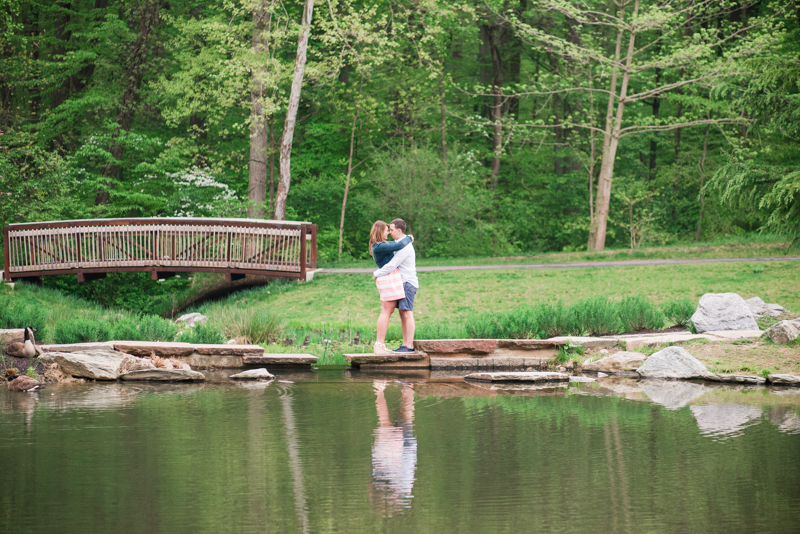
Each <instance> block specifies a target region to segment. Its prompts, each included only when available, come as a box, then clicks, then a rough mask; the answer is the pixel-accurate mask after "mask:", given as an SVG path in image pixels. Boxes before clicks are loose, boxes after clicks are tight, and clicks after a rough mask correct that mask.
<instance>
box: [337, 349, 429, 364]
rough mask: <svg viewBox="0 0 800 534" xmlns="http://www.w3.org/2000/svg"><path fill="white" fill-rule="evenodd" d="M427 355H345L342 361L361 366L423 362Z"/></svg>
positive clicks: (417, 353) (412, 353) (403, 353)
mask: <svg viewBox="0 0 800 534" xmlns="http://www.w3.org/2000/svg"><path fill="white" fill-rule="evenodd" d="M426 357H427V355H426V354H425V353H424V352H402V353H397V354H394V353H393V354H386V355H384V354H368V353H365V354H345V355H344V359H345V360H347V363H349V364H351V365H353V364H356V365H361V364H365V363H393V362H407V361H415V360H424V359H425V358H426Z"/></svg>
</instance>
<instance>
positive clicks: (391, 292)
mask: <svg viewBox="0 0 800 534" xmlns="http://www.w3.org/2000/svg"><path fill="white" fill-rule="evenodd" d="M375 283H376V284H377V285H378V292H379V293H380V294H381V300H384V301H387V300H400V299H403V298H405V297H406V292H405V290H404V289H403V279H402V278H400V271H398V270H397V269H395V270H394V271H392V272H390V273H389V274H387V275H384V276H379V277H378V278H377V279H376V280H375Z"/></svg>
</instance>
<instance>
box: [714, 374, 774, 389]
mask: <svg viewBox="0 0 800 534" xmlns="http://www.w3.org/2000/svg"><path fill="white" fill-rule="evenodd" d="M706 380H711V381H713V382H729V383H734V384H756V385H759V386H760V385H764V384H766V383H767V379H766V378H764V377H761V376H751V375H735V374H712V375H711V376H709V377H707V378H706Z"/></svg>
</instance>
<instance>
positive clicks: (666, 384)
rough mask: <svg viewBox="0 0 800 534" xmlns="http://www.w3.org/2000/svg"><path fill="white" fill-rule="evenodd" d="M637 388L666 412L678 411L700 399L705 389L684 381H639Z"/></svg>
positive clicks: (694, 383) (700, 385) (698, 384)
mask: <svg viewBox="0 0 800 534" xmlns="http://www.w3.org/2000/svg"><path fill="white" fill-rule="evenodd" d="M639 387H640V388H642V391H644V393H645V395H647V396H648V397H649V398H650V400H652V401H653V402H654V403H656V404H660V405H661V406H663V407H664V408H666V409H667V410H678V409H680V408H683V407H684V406H687V405H688V404H689V403H690V402H692V401H693V400H695V399H696V398H698V397H700V396H701V395H702V394H703V393H705V391H706V387H705V386H704V385H703V384H700V383H698V382H688V381H685V380H640V381H639Z"/></svg>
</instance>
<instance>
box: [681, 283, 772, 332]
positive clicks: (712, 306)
mask: <svg viewBox="0 0 800 534" xmlns="http://www.w3.org/2000/svg"><path fill="white" fill-rule="evenodd" d="M692 323H694V327H695V329H696V330H697V333H698V334H702V333H703V332H712V331H715V330H758V324H756V320H755V318H754V317H753V312H751V311H750V308H749V307H748V306H747V303H746V302H745V301H744V299H743V298H742V297H740V296H739V295H737V294H736V293H706V294H705V295H703V296H702V297H700V304H699V305H698V306H697V310H696V311H695V312H694V315H692Z"/></svg>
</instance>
